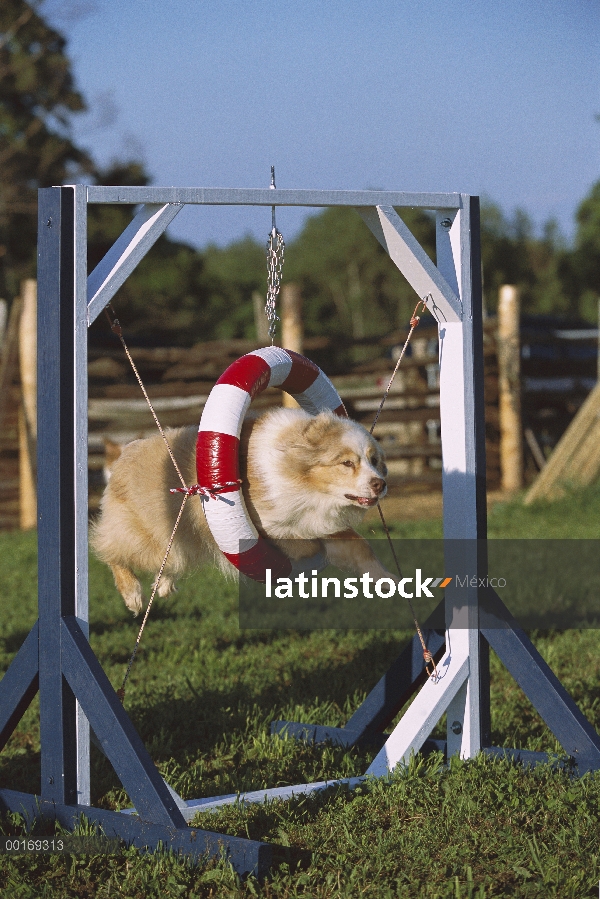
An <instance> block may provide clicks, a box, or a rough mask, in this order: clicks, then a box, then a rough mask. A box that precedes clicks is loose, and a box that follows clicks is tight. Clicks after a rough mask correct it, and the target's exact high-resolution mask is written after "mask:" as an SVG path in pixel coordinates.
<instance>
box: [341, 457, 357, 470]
mask: <svg viewBox="0 0 600 899" xmlns="http://www.w3.org/2000/svg"><path fill="white" fill-rule="evenodd" d="M342 465H345V466H346V468H354V462H351V461H350V459H345V460H344V461H343V462H342Z"/></svg>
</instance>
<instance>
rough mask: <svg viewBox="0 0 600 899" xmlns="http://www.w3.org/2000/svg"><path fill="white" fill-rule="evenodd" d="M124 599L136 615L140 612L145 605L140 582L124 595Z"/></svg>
mask: <svg viewBox="0 0 600 899" xmlns="http://www.w3.org/2000/svg"><path fill="white" fill-rule="evenodd" d="M123 599H124V600H125V605H126V606H127V608H128V609H129V610H130V611H131V612H133V614H134V616H135V615H139V614H140V612H141V611H142V606H143V605H144V597H143V596H142V588H141V586H140V584H139V583H138V585H137V587H136V588H135V589H134V590H132V591H131V592H130V593H128V594H127V595H126V596H123Z"/></svg>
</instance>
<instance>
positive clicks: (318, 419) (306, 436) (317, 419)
mask: <svg viewBox="0 0 600 899" xmlns="http://www.w3.org/2000/svg"><path fill="white" fill-rule="evenodd" d="M337 422H339V419H336V417H335V416H334V415H333V413H332V412H327V411H324V412H319V414H318V415H315V416H314V417H313V418H311V419H309V421H307V422H306V425H305V426H304V429H303V431H302V437H303V442H304V443H306V444H307V445H308V446H311V447H315V446H319V445H320V444H321V443H322V442H323V438H324V437H325V435H326V434H327V435H331V430H332V427H335V425H336V423H337Z"/></svg>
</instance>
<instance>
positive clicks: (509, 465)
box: [498, 284, 523, 491]
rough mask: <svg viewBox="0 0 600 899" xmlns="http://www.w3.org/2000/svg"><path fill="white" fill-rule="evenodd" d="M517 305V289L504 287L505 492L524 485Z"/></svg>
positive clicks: (501, 387)
mask: <svg viewBox="0 0 600 899" xmlns="http://www.w3.org/2000/svg"><path fill="white" fill-rule="evenodd" d="M520 305H521V304H520V298H519V290H518V288H517V287H514V286H513V285H511V284H504V285H503V286H502V287H501V288H500V296H499V302H498V374H499V379H498V380H499V383H498V388H499V413H500V470H501V476H502V489H503V490H507V491H514V490H520V489H521V487H522V486H523V429H522V425H521V341H520V334H519V327H520V311H521V309H520Z"/></svg>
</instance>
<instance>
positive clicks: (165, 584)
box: [154, 574, 177, 599]
mask: <svg viewBox="0 0 600 899" xmlns="http://www.w3.org/2000/svg"><path fill="white" fill-rule="evenodd" d="M154 586H156V581H155V582H154ZM156 592H157V593H158V595H159V596H160V598H161V599H164V598H165V596H170V595H171V593H177V585H176V584H175V581H172V580H171V578H170V577H166V576H165V575H164V574H163V576H162V577H161V579H160V584H159V585H158V589H157V591H156Z"/></svg>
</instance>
